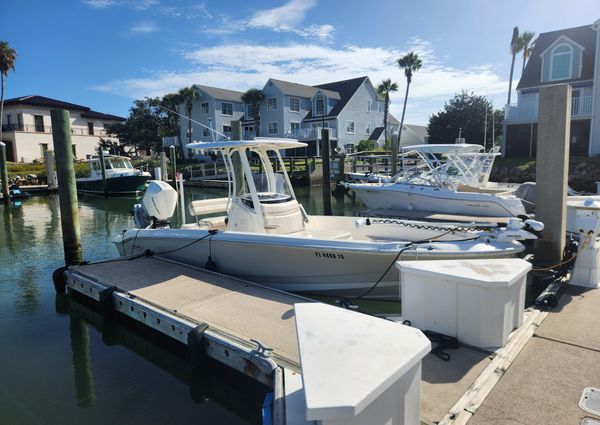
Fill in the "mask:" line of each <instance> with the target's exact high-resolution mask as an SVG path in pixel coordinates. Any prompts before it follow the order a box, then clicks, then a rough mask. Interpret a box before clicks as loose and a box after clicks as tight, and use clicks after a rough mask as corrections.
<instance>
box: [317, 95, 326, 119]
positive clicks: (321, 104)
mask: <svg viewBox="0 0 600 425" xmlns="http://www.w3.org/2000/svg"><path fill="white" fill-rule="evenodd" d="M315 115H316V116H319V115H325V96H323V95H322V94H318V95H317V97H316V98H315Z"/></svg>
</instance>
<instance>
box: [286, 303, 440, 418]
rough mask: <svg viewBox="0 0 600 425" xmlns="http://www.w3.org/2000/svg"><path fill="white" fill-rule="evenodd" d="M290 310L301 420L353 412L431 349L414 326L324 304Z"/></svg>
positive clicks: (359, 410) (358, 411)
mask: <svg viewBox="0 0 600 425" xmlns="http://www.w3.org/2000/svg"><path fill="white" fill-rule="evenodd" d="M294 309H295V313H296V330H297V335H298V348H299V352H300V363H301V368H302V381H303V385H304V392H305V395H306V415H307V420H325V419H343V418H350V417H354V416H356V415H358V414H359V413H360V412H361V411H362V410H363V409H365V407H367V406H368V405H369V404H370V403H371V402H372V401H373V400H375V399H376V398H377V397H378V396H379V395H381V394H382V393H383V392H385V391H386V390H387V389H388V388H389V387H390V386H391V385H392V384H393V383H394V382H396V381H397V380H398V379H400V378H401V377H402V376H403V375H404V374H405V373H406V372H407V371H409V370H410V369H411V368H412V367H413V366H415V365H416V364H418V363H419V362H420V361H421V359H422V358H423V357H424V356H425V355H426V354H427V353H428V352H429V351H430V350H431V343H430V342H429V340H428V339H427V337H425V335H424V334H423V333H422V332H421V331H420V330H418V329H416V328H411V327H409V326H404V325H401V324H399V323H395V322H391V321H388V320H385V319H380V318H377V317H373V316H368V315H366V314H361V313H357V312H354V311H350V310H344V309H342V308H339V307H334V306H331V305H327V304H320V303H299V304H294Z"/></svg>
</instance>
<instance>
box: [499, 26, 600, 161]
mask: <svg viewBox="0 0 600 425" xmlns="http://www.w3.org/2000/svg"><path fill="white" fill-rule="evenodd" d="M596 64H597V65H598V66H596ZM559 83H567V84H569V85H570V86H571V87H572V104H571V139H570V153H571V155H588V156H594V155H598V154H600V19H599V20H597V21H596V22H595V23H594V24H593V25H584V26H581V27H575V28H567V29H563V30H558V31H552V32H546V33H542V34H540V35H539V37H538V38H537V40H536V42H535V46H534V48H533V51H532V52H531V56H530V58H529V61H528V63H527V66H526V67H525V70H524V72H523V75H522V76H521V80H520V81H519V84H518V85H517V96H518V97H517V104H515V105H507V106H506V109H505V118H504V126H505V128H504V132H503V134H504V140H503V149H502V151H503V154H504V155H505V156H509V157H515V156H534V155H535V154H536V146H537V119H538V104H539V89H540V88H541V87H544V86H547V85H553V84H559ZM541 142H542V141H540V143H541Z"/></svg>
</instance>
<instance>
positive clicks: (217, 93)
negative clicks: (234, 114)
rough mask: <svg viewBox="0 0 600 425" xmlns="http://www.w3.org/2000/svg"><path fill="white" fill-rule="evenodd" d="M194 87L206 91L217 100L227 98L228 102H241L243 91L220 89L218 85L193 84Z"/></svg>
mask: <svg viewBox="0 0 600 425" xmlns="http://www.w3.org/2000/svg"><path fill="white" fill-rule="evenodd" d="M194 87H196V88H198V89H200V90H202V91H203V92H205V93H207V94H208V95H209V96H211V97H214V98H215V99H219V100H229V101H230V102H241V101H242V95H243V94H244V92H241V91H237V90H228V89H221V88H219V87H211V86H203V85H200V84H194Z"/></svg>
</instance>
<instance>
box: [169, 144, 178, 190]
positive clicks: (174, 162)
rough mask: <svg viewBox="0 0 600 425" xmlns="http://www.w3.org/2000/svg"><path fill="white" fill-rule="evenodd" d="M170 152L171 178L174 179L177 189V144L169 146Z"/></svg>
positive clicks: (174, 185)
mask: <svg viewBox="0 0 600 425" xmlns="http://www.w3.org/2000/svg"><path fill="white" fill-rule="evenodd" d="M169 152H171V172H172V173H173V175H172V176H171V180H172V181H173V187H174V188H175V190H177V160H176V159H175V146H174V145H171V146H169Z"/></svg>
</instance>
